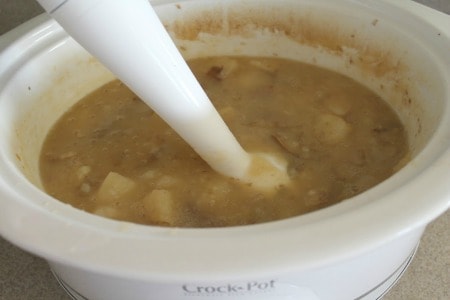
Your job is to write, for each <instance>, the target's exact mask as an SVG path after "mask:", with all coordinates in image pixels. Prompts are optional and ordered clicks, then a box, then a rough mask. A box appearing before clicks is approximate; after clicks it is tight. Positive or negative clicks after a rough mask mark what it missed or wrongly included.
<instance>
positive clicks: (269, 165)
mask: <svg viewBox="0 0 450 300" xmlns="http://www.w3.org/2000/svg"><path fill="white" fill-rule="evenodd" d="M37 1H38V2H39V3H40V4H41V5H42V7H44V9H45V10H46V11H47V12H48V13H49V14H50V15H51V16H52V17H53V18H54V19H55V20H56V21H57V22H58V23H59V24H60V25H61V26H62V27H63V28H64V29H65V30H66V32H67V33H68V34H70V35H71V36H72V37H73V38H74V39H75V40H76V41H77V42H78V43H79V44H80V45H81V46H83V47H84V48H85V49H86V50H87V51H88V52H90V53H91V54H92V55H93V56H94V57H96V58H97V59H98V60H99V61H100V62H101V63H102V64H104V65H105V66H106V67H107V68H108V69H109V70H111V71H112V72H113V73H114V74H115V75H116V76H117V77H118V78H119V79H120V80H121V81H122V82H123V83H125V84H126V85H127V86H128V87H129V88H130V89H131V90H132V91H133V92H134V93H135V94H136V95H138V96H139V97H140V98H141V99H142V100H143V101H144V102H145V103H146V104H147V105H149V106H150V107H151V108H152V109H153V110H154V111H155V112H156V113H157V114H158V115H159V116H160V117H161V118H162V119H164V120H165V121H166V122H167V123H168V124H169V125H170V126H171V127H172V128H173V129H174V130H175V131H176V132H177V133H178V134H179V135H180V136H181V137H182V138H183V139H184V140H185V141H186V142H187V143H188V144H189V145H190V146H191V147H192V148H193V149H194V150H195V151H196V152H197V153H198V154H199V155H200V156H201V157H202V158H203V159H204V160H205V161H206V162H207V163H208V164H209V165H210V166H211V167H212V168H213V169H214V170H215V171H217V172H219V173H221V174H223V175H226V176H230V177H233V178H236V179H239V180H242V181H244V182H247V183H250V184H252V185H253V186H255V187H256V188H258V189H261V190H264V191H270V190H272V189H273V188H274V187H277V186H280V185H286V184H288V183H289V178H288V175H287V171H286V163H285V162H284V161H281V160H280V159H279V158H278V157H276V156H274V155H271V154H266V153H258V154H250V153H247V152H246V151H245V150H244V149H243V148H242V147H241V145H240V144H239V143H238V141H237V140H236V139H235V137H234V136H233V134H232V133H231V132H230V130H229V129H228V127H227V125H226V124H225V123H224V121H223V120H222V118H221V117H220V115H219V114H218V112H217V111H216V109H215V108H214V106H213V105H212V104H211V102H210V100H209V98H208V96H207V95H206V93H205V92H204V90H203V89H202V88H201V86H200V84H199V83H198V81H197V80H196V78H195V77H194V75H193V74H192V72H191V70H190V69H189V67H188V65H187V64H186V62H185V61H184V59H183V57H182V56H181V54H180V52H179V51H178V49H177V48H176V46H175V44H174V43H173V41H172V39H171V37H170V36H169V34H168V33H167V31H166V30H165V28H164V26H163V25H162V23H161V22H160V20H159V18H158V17H157V15H156V13H155V11H154V10H153V8H152V6H151V5H150V3H149V1H148V0H127V1H123V0H37Z"/></svg>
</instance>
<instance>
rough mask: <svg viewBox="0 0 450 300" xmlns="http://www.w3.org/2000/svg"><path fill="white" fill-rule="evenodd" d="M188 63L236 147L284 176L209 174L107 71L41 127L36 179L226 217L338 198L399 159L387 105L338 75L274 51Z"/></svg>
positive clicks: (98, 201) (185, 213)
mask: <svg viewBox="0 0 450 300" xmlns="http://www.w3.org/2000/svg"><path fill="white" fill-rule="evenodd" d="M188 63H189V65H190V67H191V68H192V70H193V72H194V74H195V75H196V76H197V78H198V80H199V81H200V83H201V84H202V86H203V88H204V89H205V91H206V93H207V94H208V96H209V97H210V99H211V101H212V102H213V104H214V106H215V107H216V108H217V110H218V111H219V113H220V114H221V116H222V117H223V119H224V120H225V122H226V123H227V125H228V126H229V127H230V129H231V131H232V132H233V133H234V134H235V136H236V137H237V139H238V140H239V142H240V143H241V144H242V146H243V147H244V149H246V150H247V151H249V152H268V153H276V154H280V155H282V156H283V157H284V158H285V159H286V161H287V162H288V174H289V177H290V178H291V181H292V184H290V185H287V186H279V187H277V188H276V190H275V191H274V193H271V194H266V193H262V192H261V191H258V190H256V189H254V188H252V186H251V185H249V184H245V183H242V182H239V181H238V180H235V179H232V178H226V177H224V176H222V175H220V174H217V173H215V172H214V171H212V170H211V169H210V168H209V166H208V165H207V164H206V163H205V162H204V161H203V160H202V159H201V158H200V157H199V156H198V155H197V154H196V153H195V152H194V151H193V150H192V149H191V148H190V146H189V145H187V144H186V143H185V142H184V141H183V140H182V139H181V138H180V137H179V136H178V135H177V134H176V133H175V132H174V131H173V130H172V129H171V128H170V127H169V126H168V125H167V124H165V122H164V121H162V120H161V119H160V118H159V116H158V115H157V114H155V113H154V112H153V111H152V110H151V109H150V108H149V107H148V106H146V104H144V103H143V102H142V101H141V100H140V99H138V97H137V96H136V95H134V94H133V93H132V92H131V91H130V90H129V89H128V88H127V87H126V86H125V85H123V84H122V83H121V82H119V81H117V80H116V81H113V82H110V83H108V84H106V85H105V86H103V87H101V88H99V89H98V90H96V91H94V92H93V93H91V94H90V95H87V96H86V97H85V98H84V99H81V100H80V101H79V102H78V103H77V104H76V105H75V106H74V107H73V108H71V109H70V110H69V111H68V112H67V113H66V114H65V115H64V116H63V117H62V118H61V119H60V120H59V121H58V122H57V124H55V126H54V127H53V128H52V130H51V131H50V132H49V134H48V136H47V138H46V140H45V142H44V145H43V148H42V153H41V158H40V170H41V177H42V182H43V184H44V188H45V190H46V191H47V192H48V193H49V194H50V195H52V196H54V197H55V198H57V199H60V200H61V201H64V202H66V203H69V204H71V205H73V206H74V207H77V208H79V209H82V210H85V211H88V212H91V213H94V214H98V215H101V216H104V217H109V218H114V219H118V220H124V221H130V222H135V223H141V224H151V225H162V226H176V227H220V226H236V225H245V224H255V223H261V222H268V221H273V220H278V219H283V218H289V217H293V216H297V215H300V214H304V213H307V212H311V211H313V210H317V209H320V208H323V207H326V206H329V205H332V204H335V203H338V202H340V201H342V200H344V199H347V198H350V197H352V196H354V195H356V194H359V193H361V192H363V191H365V190H367V189H369V188H371V187H372V186H374V185H376V184H378V183H379V182H381V181H383V180H385V179H386V178H388V177H389V176H391V175H392V174H393V173H394V172H395V171H396V170H398V169H399V168H400V167H401V166H402V165H403V164H404V163H405V162H406V160H407V159H408V147H407V138H406V133H405V130H404V128H403V126H402V124H401V123H400V121H399V119H398V117H397V116H396V114H395V113H394V112H393V111H392V109H391V108H390V107H389V106H388V105H387V104H386V103H385V102H384V101H383V100H382V99H381V98H380V97H378V96H377V95H376V94H374V93H373V92H372V91H370V90H368V89H367V88H365V87H363V86H361V85H360V84H358V83H357V82H355V81H354V80H352V79H349V78H347V77H345V76H343V75H340V74H337V73H334V72H331V71H328V70H325V69H321V68H318V67H315V66H312V65H307V64H303V63H300V62H294V61H291V60H285V59H280V58H250V57H209V58H198V59H194V60H191V61H189V62H188Z"/></svg>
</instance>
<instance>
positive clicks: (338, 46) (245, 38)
mask: <svg viewBox="0 0 450 300" xmlns="http://www.w3.org/2000/svg"><path fill="white" fill-rule="evenodd" d="M151 2H152V4H153V5H154V7H155V9H156V11H157V13H158V15H159V16H160V18H161V20H162V21H163V23H164V24H165V25H166V28H167V30H168V31H169V32H170V33H171V35H172V37H173V39H174V40H175V42H176V43H177V45H179V47H180V49H182V53H183V55H184V56H185V57H186V58H192V57H197V56H203V55H224V54H226V55H228V54H236V55H259V56H261V55H263V56H278V57H285V58H291V59H296V60H299V61H304V62H309V63H312V64H316V65H319V66H323V67H326V68H329V69H332V70H336V71H339V72H340V73H343V74H346V75H348V76H350V77H352V78H354V79H356V80H358V81H360V82H361V83H363V84H365V85H366V86H368V87H370V88H371V89H373V90H374V91H376V92H377V93H379V94H380V95H382V96H383V97H384V98H385V99H387V101H388V102H389V103H390V104H391V106H392V107H393V108H394V110H395V111H396V112H397V113H398V115H399V116H400V118H401V119H402V121H403V122H404V124H405V126H406V128H407V132H408V135H409V141H410V146H411V150H412V160H411V162H410V163H408V164H407V165H406V166H405V167H404V168H403V169H402V170H400V171H399V172H398V173H396V174H395V175H393V176H392V177H391V178H389V179H388V180H386V181H384V182H383V183H381V184H379V185H377V186H376V187H374V188H372V189H370V190H369V191H367V192H365V193H363V194H360V195H358V196H356V197H353V198H351V199H348V200H346V201H344V202H342V203H340V204H338V205H334V206H331V207H328V208H325V209H322V210H319V211H316V212H313V213H309V214H306V215H303V216H299V217H295V218H290V219H286V220H282V221H276V222H270V223H265V224H258V225H252V226H238V227H231V228H214V229H213V228H210V229H181V228H163V227H152V226H143V225H137V224H131V223H126V222H119V221H114V220H110V219H105V218H102V217H99V216H94V215H91V214H88V213H85V212H83V211H80V210H78V209H75V208H73V207H71V206H69V205H67V204H64V203H62V202H59V201H58V200H56V199H53V198H52V197H50V196H49V195H47V194H46V193H45V192H43V191H42V190H41V182H40V178H39V170H38V157H39V152H40V148H41V145H42V142H43V140H44V138H45V135H46V133H47V131H48V130H49V128H50V127H51V126H52V125H53V124H54V122H55V121H56V120H57V119H58V118H59V117H60V116H61V115H62V113H63V112H65V111H66V110H67V109H68V108H69V107H70V106H71V105H73V104H74V103H75V102H76V101H77V100H78V99H80V98H81V97H82V96H84V95H86V94H87V93H89V92H90V91H92V90H94V89H95V88H97V87H99V86H101V85H102V84H104V83H106V82H108V81H110V80H112V79H113V78H114V76H113V74H111V73H110V72H109V71H108V70H106V69H105V68H104V67H103V66H102V65H101V64H100V63H98V62H97V61H96V60H95V59H94V58H92V57H91V56H90V55H89V54H88V53H87V52H86V51H84V50H83V49H82V48H81V47H80V46H79V45H78V44H77V43H76V42H74V41H73V40H72V39H71V38H69V37H68V36H67V34H65V32H64V31H63V30H62V29H61V28H60V27H59V26H58V25H57V24H56V23H55V22H54V21H52V20H47V21H45V22H43V23H40V24H38V25H37V26H36V27H35V28H34V29H33V30H31V31H30V32H27V33H26V34H24V35H23V36H22V37H20V38H18V39H17V40H16V41H15V42H13V43H11V44H10V45H9V46H8V47H7V48H6V49H5V50H4V51H3V52H2V53H0V141H1V143H0V234H1V235H2V236H3V237H4V238H6V239H8V240H9V241H11V242H12V243H14V244H15V245H17V246H19V247H21V248H23V249H25V250H27V251H29V252H32V253H34V254H36V255H39V256H41V257H43V258H45V259H46V260H47V261H48V262H49V264H50V266H51V268H52V270H53V271H54V273H55V275H56V276H57V278H58V279H59V280H60V282H61V284H62V285H63V286H64V287H65V288H66V289H67V291H68V292H69V293H70V294H71V295H72V296H73V297H74V299H92V300H94V299H95V300H102V299H104V300H115V299H149V300H162V299H168V300H182V299H238V300H250V299H258V300H260V299H261V300H269V299H273V300H275V299H277V300H288V299H296V300H297V299H302V300H317V299H324V300H326V299H330V300H331V299H332V300H339V299H345V300H348V299H379V297H381V296H382V295H383V294H384V293H385V292H386V291H387V290H388V289H389V287H390V286H391V285H392V284H393V283H394V282H395V281H396V279H397V278H398V277H399V276H400V275H401V273H402V272H403V270H404V269H405V267H406V266H407V265H408V263H409V261H410V260H411V258H412V255H413V253H414V250H415V248H416V245H417V244H418V242H419V240H420V237H421V235H422V232H423V230H424V228H425V226H426V225H427V224H428V223H429V222H431V221H432V220H433V219H435V218H436V217H437V216H439V215H440V214H441V213H443V212H444V211H446V210H447V209H448V207H449V204H450V17H449V16H448V15H444V14H441V13H438V12H436V11H433V10H431V9H427V8H425V7H422V6H420V5H418V4H415V3H414V2H411V1H406V0H405V1H389V0H367V1H356V0H282V1H275V0H272V1H269V0H245V1H242V0H186V1H177V2H174V1H164V0H162V1H151Z"/></svg>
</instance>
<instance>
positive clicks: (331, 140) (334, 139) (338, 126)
mask: <svg viewBox="0 0 450 300" xmlns="http://www.w3.org/2000/svg"><path fill="white" fill-rule="evenodd" d="M350 129H351V127H350V125H349V124H348V123H347V122H345V120H344V119H343V118H341V117H338V116H336V115H333V114H322V115H320V116H319V117H318V118H317V120H316V122H315V124H314V131H315V134H316V136H317V137H318V138H319V139H320V140H321V141H322V142H324V143H327V144H337V143H339V142H341V141H342V140H344V139H345V138H346V137H347V135H348V134H349V132H350Z"/></svg>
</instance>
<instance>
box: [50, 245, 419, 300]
mask: <svg viewBox="0 0 450 300" xmlns="http://www.w3.org/2000/svg"><path fill="white" fill-rule="evenodd" d="M417 248H418V245H417V246H416V247H415V248H414V250H413V251H412V252H411V254H410V255H409V256H408V257H407V258H406V259H405V260H404V262H403V263H402V264H401V265H400V266H399V267H398V268H397V269H396V270H395V271H394V272H393V273H392V274H391V275H390V276H388V277H387V278H386V279H384V280H383V281H382V282H380V283H379V284H378V285H376V286H375V287H374V288H373V289H371V290H369V291H367V292H366V293H364V294H363V295H361V296H359V297H357V298H355V300H380V299H382V298H383V296H384V295H386V293H387V292H388V291H389V290H390V289H391V288H392V287H393V286H394V285H395V284H396V283H397V281H398V280H399V279H400V277H402V275H403V274H404V273H405V271H406V269H407V268H408V266H409V265H410V264H411V262H412V260H413V258H414V255H415V254H416V252H417ZM50 270H51V272H52V274H53V276H55V278H56V281H57V282H58V283H59V285H60V286H61V287H62V288H63V289H64V291H65V292H66V293H67V294H68V295H69V296H70V297H71V298H72V299H73V300H90V299H89V298H87V297H85V296H83V295H82V294H81V293H79V292H77V291H76V290H75V289H73V288H72V287H71V286H70V285H68V284H67V283H66V282H65V281H64V280H63V279H62V278H61V277H59V276H58V274H57V273H56V272H55V271H54V270H53V269H52V268H50ZM203 299H204V298H203Z"/></svg>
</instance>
